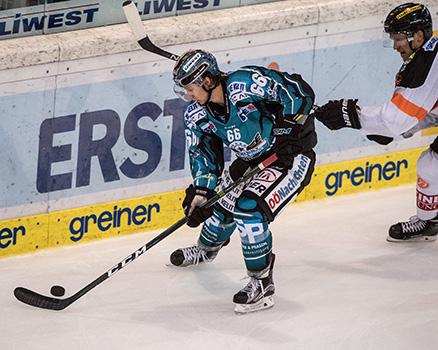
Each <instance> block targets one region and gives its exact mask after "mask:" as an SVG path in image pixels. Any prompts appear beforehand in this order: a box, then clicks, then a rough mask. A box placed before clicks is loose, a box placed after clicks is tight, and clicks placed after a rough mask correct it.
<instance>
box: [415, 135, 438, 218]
mask: <svg viewBox="0 0 438 350" xmlns="http://www.w3.org/2000/svg"><path fill="white" fill-rule="evenodd" d="M436 140H438V138H437V139H436ZM436 140H435V141H436ZM434 143H435V142H434ZM437 144H438V141H437ZM437 214H438V153H437V152H435V151H434V150H433V149H432V147H431V148H428V149H427V150H425V151H424V152H423V153H422V154H421V156H420V158H419V159H418V162H417V215H418V217H419V218H420V219H422V220H429V219H432V218H433V217H435V216H436V215H437Z"/></svg>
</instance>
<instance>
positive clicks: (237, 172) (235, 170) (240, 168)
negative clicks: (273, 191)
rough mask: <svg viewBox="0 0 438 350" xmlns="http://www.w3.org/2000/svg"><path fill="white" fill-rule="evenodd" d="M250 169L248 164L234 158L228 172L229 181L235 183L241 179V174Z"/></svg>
mask: <svg viewBox="0 0 438 350" xmlns="http://www.w3.org/2000/svg"><path fill="white" fill-rule="evenodd" d="M249 168H250V164H249V163H248V162H245V161H244V160H242V159H240V158H236V160H235V161H234V162H233V163H231V165H230V168H229V169H228V171H229V172H230V177H231V180H233V181H236V180H237V179H239V178H241V177H242V176H243V174H245V172H246V171H247V170H248V169H249Z"/></svg>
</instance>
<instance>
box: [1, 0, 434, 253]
mask: <svg viewBox="0 0 438 350" xmlns="http://www.w3.org/2000/svg"><path fill="white" fill-rule="evenodd" d="M400 3H401V2H397V1H377V0H376V1H349V0H346V1H308V2H306V3H303V2H302V1H295V0H288V1H278V2H273V3H267V4H260V5H254V6H247V7H241V8H231V9H224V10H217V11H214V12H204V13H197V14H191V15H185V16H176V17H168V18H159V19H154V20H148V21H144V25H145V26H146V28H147V31H148V33H149V35H150V38H151V39H152V40H153V41H154V42H155V43H156V44H157V45H159V46H162V47H163V48H165V49H166V50H169V51H171V52H175V53H177V54H180V53H182V52H184V51H185V50H187V49H190V48H203V49H205V50H209V51H211V52H213V53H214V54H215V55H216V56H217V58H218V61H219V64H220V66H221V68H222V69H223V70H224V71H229V70H233V69H236V68H238V67H240V66H243V65H247V64H255V65H263V66H270V67H278V68H279V69H280V70H284V71H288V72H297V73H299V74H301V75H302V76H303V77H304V79H306V80H307V81H308V82H309V83H310V84H311V85H312V87H313V88H314V90H315V93H316V96H317V98H316V102H317V104H323V103H325V102H327V101H328V100H329V99H336V98H342V97H346V98H359V101H360V104H361V105H374V104H381V103H384V102H385V101H386V100H387V99H389V98H390V97H391V95H392V88H393V81H394V75H395V73H396V72H397V70H398V68H399V66H400V65H401V61H400V57H399V56H398V54H396V53H395V52H393V50H391V49H385V48H383V45H382V33H383V30H382V23H383V19H384V18H385V16H386V14H387V13H388V12H389V11H390V10H391V9H392V8H393V7H395V6H396V5H398V4H400ZM425 4H426V5H428V7H429V9H430V10H431V12H432V13H433V17H434V19H435V20H436V13H437V11H438V0H435V1H428V2H426V3H425ZM120 11H122V9H120ZM0 48H1V50H0V70H1V74H0V113H1V115H2V118H1V119H0V137H1V140H2V145H3V150H4V151H3V152H1V153H0V161H1V163H2V164H4V168H3V171H2V176H1V177H0V198H1V199H0V201H1V202H0V220H10V219H14V218H22V217H26V216H29V215H40V214H45V213H52V212H54V211H60V210H67V209H70V208H77V207H81V206H90V205H93V204H97V203H103V202H111V201H113V202H116V201H120V200H125V199H126V200H128V199H130V198H133V197H139V196H148V195H153V194H157V195H158V196H159V195H160V194H161V193H164V192H174V191H178V190H181V189H183V188H185V187H186V186H187V184H188V183H189V182H190V181H191V180H190V174H189V169H188V160H187V156H186V150H185V139H184V128H183V119H182V116H183V114H182V113H183V110H184V104H183V103H182V102H181V101H180V100H178V99H177V98H176V96H174V95H173V92H172V86H173V83H172V77H171V71H172V67H173V62H172V61H170V60H167V59H164V58H161V57H160V56H156V55H153V54H151V53H148V52H145V51H143V50H141V49H140V48H139V46H138V45H137V43H136V42H135V41H134V38H133V35H132V33H131V31H130V29H129V27H128V25H127V24H123V25H114V26H108V27H100V28H94V29H85V30H78V31H74V32H69V33H60V34H50V35H44V36H36V37H27V38H19V39H11V40H7V41H1V42H0ZM317 131H318V137H319V144H318V146H317V149H316V150H317V153H318V164H319V165H325V164H334V163H337V162H339V161H349V160H352V159H356V158H363V157H374V156H376V155H381V154H386V153H390V152H396V151H402V150H408V149H412V148H416V147H421V146H425V145H427V144H429V143H430V142H431V140H432V139H433V138H434V137H435V135H432V134H429V135H425V134H422V135H416V136H415V137H413V138H411V139H409V140H402V141H397V142H394V143H392V144H390V145H389V146H385V147H382V146H379V145H375V144H373V143H370V142H369V141H367V140H366V139H365V138H364V137H363V136H361V135H360V133H358V132H355V131H352V130H343V131H340V132H337V133H336V136H335V134H334V133H332V132H330V131H328V130H326V129H325V128H324V127H323V126H322V125H320V124H319V123H318V124H317ZM227 159H230V155H229V154H227ZM367 164H368V163H367ZM330 175H332V173H329V174H328V175H327V174H326V175H323V176H326V180H325V183H326V184H330V181H329V178H328V176H330ZM379 178H380V177H379ZM332 179H335V177H332ZM315 181H316V180H315ZM315 181H313V182H315ZM313 182H312V183H313ZM320 182H321V184H322V185H321V186H324V179H323V178H321V179H320ZM365 182H366V181H365ZM353 185H354V184H353ZM327 186H328V185H327ZM327 186H326V187H327ZM336 186H338V185H337V184H336ZM354 186H356V185H354ZM336 191H337V187H336ZM320 192H321V193H322V194H321V195H313V197H312V198H317V197H323V196H324V195H325V194H324V191H320ZM157 198H158V199H156V201H158V202H156V203H154V205H155V204H157V203H159V200H160V199H159V197H157ZM154 200H155V199H154ZM59 221H60V219H59V218H58V219H57V222H59ZM6 224H8V222H7V221H4V222H3V223H1V222H0V255H1V252H2V249H6V248H8V247H11V246H12V244H16V243H15V242H16V240H15V239H13V238H12V237H13V234H12V232H13V231H11V234H9V231H2V227H4V226H3V225H6ZM35 225H37V224H35ZM38 225H39V223H38ZM143 230H144V228H143ZM70 231H71V226H70ZM2 232H3V236H2ZM5 232H6V233H5ZM17 232H20V231H19V230H18V231H17ZM23 236H24V234H23ZM5 237H6V238H5ZM2 242H3V243H2ZM5 242H6V243H5ZM8 249H9V248H8Z"/></svg>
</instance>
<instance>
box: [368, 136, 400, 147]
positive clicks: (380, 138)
mask: <svg viewBox="0 0 438 350" xmlns="http://www.w3.org/2000/svg"><path fill="white" fill-rule="evenodd" d="M366 136H367V139H368V140H370V141H374V142H377V143H378V144H379V145H387V144H389V143H391V142H392V141H394V138H393V137H389V136H381V135H366Z"/></svg>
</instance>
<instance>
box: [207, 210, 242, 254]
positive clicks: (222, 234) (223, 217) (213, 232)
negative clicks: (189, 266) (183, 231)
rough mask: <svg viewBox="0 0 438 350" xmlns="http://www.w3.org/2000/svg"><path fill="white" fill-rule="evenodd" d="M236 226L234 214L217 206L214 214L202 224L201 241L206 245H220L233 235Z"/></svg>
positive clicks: (212, 246) (211, 246) (213, 246)
mask: <svg viewBox="0 0 438 350" xmlns="http://www.w3.org/2000/svg"><path fill="white" fill-rule="evenodd" d="M235 228H236V223H235V222H234V218H233V215H232V214H231V213H228V212H226V211H223V210H218V209H217V208H216V207H215V209H214V210H213V215H212V216H211V217H209V218H208V219H207V220H205V222H204V224H203V225H202V229H201V234H200V235H199V243H201V245H203V246H204V247H210V248H216V247H219V246H221V245H222V244H223V243H224V242H225V241H226V240H227V239H228V238H229V237H230V236H231V234H232V233H233V231H234V229H235Z"/></svg>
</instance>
